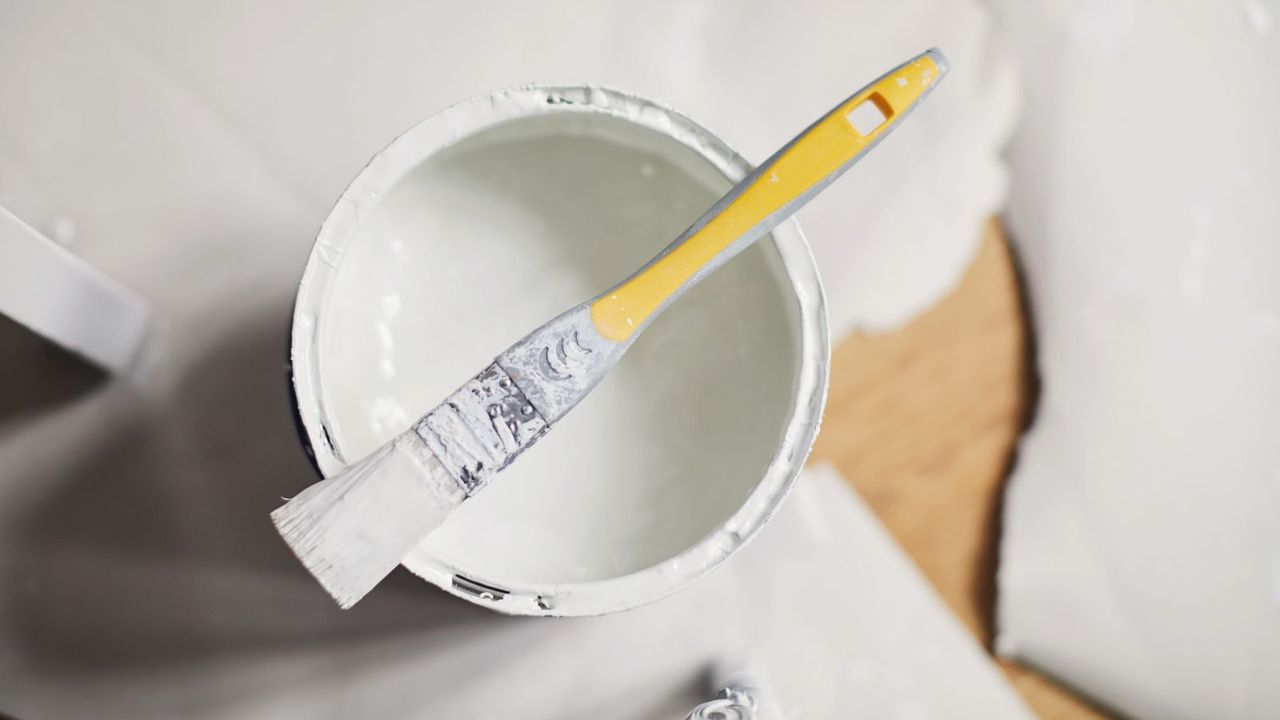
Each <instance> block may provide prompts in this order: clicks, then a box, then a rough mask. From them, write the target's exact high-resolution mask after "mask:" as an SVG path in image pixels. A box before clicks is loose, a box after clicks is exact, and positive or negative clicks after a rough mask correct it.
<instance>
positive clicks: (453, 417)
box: [413, 363, 550, 497]
mask: <svg viewBox="0 0 1280 720" xmlns="http://www.w3.org/2000/svg"><path fill="white" fill-rule="evenodd" d="M549 427H550V424H549V423H548V422H547V421H546V419H544V418H543V416H542V414H541V413H539V412H538V409H537V408H536V407H534V405H533V404H532V403H531V402H530V401H529V398H528V397H526V396H525V394H524V392H523V391H522V390H521V389H520V387H519V386H518V385H516V383H515V382H513V381H512V379H511V377H510V376H509V375H507V373H506V371H504V370H503V369H502V367H501V366H499V365H498V364H497V363H494V364H492V365H490V366H489V367H487V368H485V369H484V370H483V371H481V373H480V374H479V375H476V376H475V377H474V378H472V379H471V380H468V381H467V382H466V384H464V385H463V386H462V387H460V388H458V389H457V391H455V392H454V393H453V394H452V395H450V396H449V397H448V398H446V399H445V401H444V402H442V403H440V404H439V405H438V406H436V409H435V410H432V411H431V412H430V413H428V414H427V415H426V416H425V417H423V418H422V419H421V420H419V421H418V423H417V424H416V425H415V426H414V428H413V429H414V431H415V432H416V433H417V434H418V436H419V437H421V438H422V439H423V441H424V442H426V444H427V447H429V448H430V449H431V452H433V453H435V456H436V458H438V459H439V460H440V462H441V464H443V465H444V466H445V469H447V470H448V471H449V473H450V475H452V476H453V477H454V479H456V480H457V481H458V484H459V485H461V486H462V489H463V490H464V491H466V493H467V496H468V497H469V496H471V495H474V494H476V492H478V491H479V490H480V489H481V488H483V487H484V486H485V484H486V483H487V482H488V480H489V478H490V477H492V476H493V474H494V473H497V472H498V471H499V470H501V469H502V468H504V467H506V466H507V465H509V464H510V463H511V461H512V460H515V459H516V456H518V455H519V454H520V453H521V452H523V451H524V450H525V448H527V447H529V446H530V445H532V444H533V442H534V441H535V440H537V439H538V438H539V437H540V436H541V435H542V434H543V433H545V432H546V431H547V428H549Z"/></svg>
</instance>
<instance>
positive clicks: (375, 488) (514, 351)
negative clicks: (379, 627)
mask: <svg viewBox="0 0 1280 720" xmlns="http://www.w3.org/2000/svg"><path fill="white" fill-rule="evenodd" d="M947 68H948V66H947V62H946V59H945V58H944V57H943V56H942V53H940V52H939V51H937V50H929V51H928V52H925V53H923V54H921V55H919V56H917V57H915V58H913V59H911V60H910V61H908V62H906V63H903V64H902V65H900V66H898V67H897V68H895V69H893V70H891V71H890V72H888V73H886V74H885V75H883V76H882V77H880V78H879V79H877V80H876V81H875V82H873V83H871V84H870V85H867V86H866V87H864V88H862V89H861V90H859V91H858V92H856V93H854V94H853V95H852V96H850V97H849V98H848V99H846V100H845V101H844V102H841V103H840V104H839V105H837V106H836V107H835V108H834V109H832V110H831V111H830V112H828V113H827V114H826V115H824V116H822V117H821V118H820V119H818V121H817V122H815V123H813V124H812V125H810V126H809V127H808V128H807V129H806V130H805V131H804V132H802V133H800V134H799V135H798V136H796V137H795V138H794V139H793V140H792V141H791V142H789V143H787V145H785V146H784V147H783V148H782V149H780V150H778V152H776V153H774V155H773V156H772V157H770V158H769V159H768V160H767V161H765V162H764V163H763V164H761V165H760V166H759V167H757V168H756V169H755V170H754V171H752V172H751V173H750V174H749V175H748V176H747V177H746V178H744V179H743V180H742V182H740V183H738V184H737V185H736V186H734V187H733V189H732V190H730V191H729V192H728V193H727V194H726V195H725V196H724V197H723V198H721V199H720V200H719V201H718V202H716V204H715V205H713V206H712V207H711V209H709V210H708V211H707V212H706V213H705V214H704V215H703V216H702V217H701V218H699V219H698V220H697V222H695V223H694V224H693V225H692V226H691V227H690V228H689V229H688V230H686V231H685V232H684V233H683V234H682V235H681V236H680V237H678V238H676V240H675V241H674V242H672V243H671V244H670V245H669V246H667V248H666V249H665V250H663V251H662V252H661V253H660V254H659V255H658V256H657V257H655V258H654V259H653V260H651V261H649V263H648V264H646V265H645V266H644V267H642V268H640V269H639V270H638V271H636V272H635V273H634V274H633V275H631V276H630V277H628V278H627V279H625V280H623V281H622V282H620V283H618V284H617V285H616V286H614V287H613V288H611V289H609V290H607V291H605V292H604V293H602V294H600V295H598V296H597V297H595V298H594V299H592V300H590V301H588V302H585V303H583V304H581V305H578V306H576V307H574V308H572V309H570V310H569V311H568V312H565V313H563V314H562V315H560V316H559V317H556V318H555V319H553V320H551V321H550V322H548V323H547V324H545V325H543V326H542V327H540V328H538V329H537V330H534V331H533V332H532V333H530V334H529V335H527V336H526V337H525V338H524V339H522V340H520V341H519V342H517V343H516V344H514V345H512V346H511V347H510V348H508V349H507V350H506V351H505V352H503V353H502V354H501V355H499V356H498V357H497V358H496V359H495V360H494V362H493V363H492V364H490V365H489V366H488V367H486V368H484V369H483V370H482V371H481V372H480V373H479V374H478V375H476V376H475V377H474V378H472V379H471V380H469V381H467V382H466V383H465V384H464V385H463V386H462V387H461V388H459V389H458V390H457V391H455V392H454V393H453V394H452V395H450V396H449V397H447V398H445V400H444V401H443V402H442V403H440V404H439V405H438V406H436V408H435V409H434V410H432V411H431V412H429V413H427V414H426V415H424V416H423V417H422V418H421V419H419V420H418V421H417V422H416V423H414V425H413V426H412V427H411V428H409V429H408V430H406V431H405V432H403V433H401V434H400V435H399V436H397V437H396V438H394V439H393V440H391V441H390V442H388V443H387V444H385V445H383V446H382V447H380V448H379V449H377V450H375V451H374V452H373V453H372V454H370V455H369V456H368V457H366V458H364V459H362V460H360V461H359V462H357V463H355V464H354V465H351V466H350V467H348V468H346V469H345V470H343V471H342V472H340V473H338V474H336V475H334V476H333V477H330V478H328V479H325V480H322V481H320V482H318V483H316V484H315V485H312V486H311V487H309V488H307V489H306V490H304V491H303V492H301V493H299V494H298V495H297V496H296V497H294V498H293V499H291V500H289V501H288V502H287V503H285V504H284V505H283V506H281V507H280V508H278V509H277V510H276V511H275V512H273V513H272V514H271V518H272V520H273V521H274V522H275V525H276V528H277V529H278V530H279V532H280V534H281V535H282V536H283V537H284V539H285V541H286V542H287V543H288V544H289V546H290V547H291V548H292V549H293V551H294V553H296V554H297V556H298V558H299V559H300V560H301V561H302V563H303V565H305V566H306V568H307V569H308V570H309V571H311V573H312V574H313V575H314V576H315V577H316V579H317V580H319V581H320V584H321V585H322V586H324V588H325V589H326V590H327V591H328V592H329V593H330V594H331V595H332V596H333V597H334V599H336V600H337V601H338V604H339V605H340V606H342V607H344V608H347V607H351V606H352V605H354V604H355V603H356V602H357V601H358V600H360V598H362V597H364V595H365V594H367V593H368V592H369V591H370V590H372V589H373V587H374V586H375V585H377V584H378V582H380V581H381V580H382V579H383V578H384V577H386V576H387V574H388V573H390V572H391V571H392V570H393V569H394V568H395V566H396V565H398V564H399V563H400V561H401V560H402V559H403V558H404V557H405V555H407V554H408V553H409V551H410V550H412V549H413V548H414V547H415V546H416V545H417V544H418V543H420V542H422V540H423V539H424V538H425V537H426V536H427V535H429V534H430V533H431V531H432V530H434V529H435V528H436V527H438V526H439V525H440V524H441V523H442V522H444V521H445V519H446V518H447V517H448V516H449V514H450V513H451V512H452V511H453V510H454V509H455V508H457V507H458V506H459V505H460V504H461V503H462V502H463V501H465V500H466V499H467V498H469V497H471V496H473V495H475V494H476V493H477V492H479V491H480V490H482V489H483V488H484V487H485V485H486V484H487V483H488V482H489V481H490V480H491V479H492V478H493V476H494V475H495V474H496V473H498V472H500V471H501V470H502V469H503V468H505V467H507V466H508V465H509V464H511V462H512V461H513V460H515V459H516V457H517V456H519V455H520V453H522V452H523V451H524V450H526V449H527V448H529V447H530V446H531V445H533V443H534V442H536V441H537V440H538V438H540V437H542V435H544V434H545V433H546V432H547V431H548V430H549V429H550V428H551V427H552V426H553V425H555V424H556V422H557V421H558V420H559V419H560V418H561V417H563V416H564V415H565V413H567V412H568V411H569V410H571V409H572V408H573V407H574V406H576V405H577V404H578V403H579V402H581V401H582V399H583V398H584V397H586V395H587V394H588V393H589V392H591V390H592V388H594V387H595V386H596V384H597V383H599V382H600V381H601V380H602V379H603V378H604V376H605V375H607V374H608V373H609V371H610V370H611V369H612V368H613V366H614V365H615V364H616V363H617V362H618V360H619V359H620V358H621V357H622V355H623V354H624V353H625V352H626V351H627V349H628V348H630V347H631V345H632V343H634V342H635V340H636V338H637V337H638V336H639V335H640V333H641V332H642V331H643V330H644V329H645V328H646V327H648V326H649V324H650V323H651V322H653V320H654V319H655V318H656V317H657V316H658V315H660V314H661V313H662V311H663V310H665V309H666V308H667V307H668V306H669V305H670V304H671V303H672V302H674V301H675V300H676V299H677V298H679V297H680V296H681V295H682V294H684V293H685V292H686V291H687V290H688V289H689V288H691V287H693V286H694V285H696V284H697V283H698V282H699V281H701V280H702V279H703V278H704V277H706V276H707V275H708V274H710V273H711V272H712V271H714V270H715V269H716V268H718V267H720V266H721V265H723V264H724V263H726V262H728V260H729V259H730V258H732V257H733V256H735V255H737V254H738V253H739V252H741V251H742V250H744V249H745V248H747V247H749V246H750V245H751V244H752V243H754V242H755V241H756V240H758V239H760V238H761V237H763V236H765V235H767V234H768V233H769V232H770V231H771V230H773V228H774V227H776V226H777V225H778V224H779V223H781V222H782V221H783V220H785V219H787V218H788V217H790V216H791V215H792V213H794V212H795V211H796V210H798V209H800V208H801V207H802V206H803V205H804V204H805V203H806V202H808V201H809V200H810V199H812V198H813V197H814V196H815V195H817V194H818V193H819V192H821V191H822V190H823V189H824V188H826V187H827V185H829V184H830V183H831V182H833V181H834V180H835V179H836V178H837V177H839V176H840V175H841V174H842V173H843V172H844V171H845V170H847V169H848V168H849V167H850V166H851V165H853V163H855V162H857V161H858V159H859V158H861V157H862V156H863V155H864V154H866V153H867V152H868V151H870V150H871V148H873V147H874V146H875V145H876V144H877V143H878V142H880V140H882V139H884V137H885V136H886V135H888V134H889V133H890V132H891V131H892V130H893V129H894V128H895V127H897V125H898V123H900V122H901V121H902V119H903V118H904V117H906V115H907V114H908V113H910V112H911V110H912V109H913V108H914V107H915V106H916V104H917V103H919V101H920V100H922V99H923V98H924V97H925V96H926V95H928V94H929V92H930V91H932V89H933V88H934V87H935V86H936V85H937V83H938V81H939V80H940V79H941V78H942V76H943V75H944V74H946V72H947Z"/></svg>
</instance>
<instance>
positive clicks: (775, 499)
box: [291, 86, 830, 616]
mask: <svg viewBox="0 0 1280 720" xmlns="http://www.w3.org/2000/svg"><path fill="white" fill-rule="evenodd" d="M749 169H750V166H749V165H748V163H747V162H746V161H745V160H743V159H742V158H741V157H740V156H739V155H738V154H737V153H735V152H734V151H733V150H732V149H731V148H730V147H729V146H728V145H727V144H725V143H724V141H722V140H721V139H719V138H718V137H716V136H715V135H714V134H713V133H711V132H710V131H709V130H707V129H705V128H703V127H702V126H700V125H698V124H697V123H695V122H693V121H692V120H690V119H689V118H687V117H685V116H683V115H680V114H679V113H676V112H674V111H672V110H670V109H668V108H665V107H663V106H661V105H658V104H656V103H653V102H650V101H647V100H642V99H640V98H637V97H634V96H631V95H628V94H625V93H621V92H617V91H614V90H608V89H602V88H597V87H578V86H575V87H550V86H537V87H522V88H517V89H512V90H507V91H503V92H498V93H494V94H492V95H486V96H483V97H479V98H475V99H473V100H470V101H467V102H464V103H462V104H460V105H457V106H454V107H452V108H449V109H448V110H445V111H444V112H441V113H439V114H438V115H435V116H434V117H431V118H429V119H427V120H426V121H424V122H422V123H421V124H419V125H418V126H416V127H414V128H413V129H412V130H410V131H409V132H407V133H405V134H404V135H403V136H401V137H400V138H398V139H397V140H395V142H393V143H391V145H389V146H388V147H387V148H386V149H385V150H383V151H382V152H380V153H379V154H378V155H377V156H375V157H374V158H373V160H372V161H371V162H370V163H369V165H368V166H367V167H366V168H365V169H364V170H363V171H362V172H361V173H360V174H359V175H358V176H357V177H356V179H355V180H354V181H353V182H352V183H351V185H350V187H348V188H347V191H346V192H345V193H344V194H343V195H342V197H341V199H340V200H339V201H338V203H337V205H336V206H335V207H334V209H333V211H332V213H330V215H329V217H328V218H327V219H326V220H325V222H324V225H323V226H322V227H321V229H320V233H319V236H318V237H317V239H316V243H315V247H314V248H313V250H312V252H311V257H310V260H309V261H308V263H307V267H306V271H305V274H304V275H303V279H302V283H301V287H300V289H299V291H298V298H297V306H296V308H295V313H294V318H293V335H292V349H291V360H292V372H293V386H294V397H295V402H296V409H297V412H298V417H299V420H300V425H301V429H302V435H303V439H304V442H305V444H306V445H307V449H308V451H309V452H310V453H311V455H312V457H313V458H314V461H315V464H316V467H317V469H318V470H319V471H320V472H321V473H322V474H325V475H328V474H331V473H334V472H336V471H338V470H339V469H341V468H342V467H343V466H345V465H346V464H348V463H349V462H351V461H353V460H356V459H359V458H360V457H362V456H364V455H365V454H367V453H369V452H370V451H372V450H373V449H375V448H376V447H378V446H379V445H380V444H382V443H383V442H385V441H387V440H389V439H391V438H392V437H394V436H395V435H396V434H398V433H399V432H401V431H403V430H404V429H405V428H407V427H408V426H409V425H410V424H411V423H412V422H413V421H415V420H416V419H417V418H418V417H419V416H420V415H421V414H422V413H425V412H426V411H428V410H430V409H431V408H433V407H434V406H435V405H436V404H437V403H438V402H439V401H440V400H441V398H443V397H445V396H446V395H448V394H449V393H450V392H452V391H453V390H454V389H456V388H457V387H458V386H459V385H460V384H461V383H462V382H463V381H465V380H467V379H468V378H470V377H471V376H472V375H473V374H474V373H475V372H477V371H478V370H479V369H480V368H483V367H484V366H485V365H487V364H488V363H489V362H490V361H492V359H493V358H494V356H496V355H497V354H498V353H499V352H501V351H502V350H504V349H505V348H506V347H507V346H509V345H510V344H511V343H512V342H514V341H516V340H518V339H519V338H521V337H523V336H524V335H525V334H526V333H527V332H529V331H530V330H532V329H534V328H535V327H537V326H539V325H541V324H542V323H543V322H545V321H546V320H548V319H550V318H551V317H553V316H555V315H557V314H559V313H560V312H562V311H563V310H565V309H566V308H568V307H570V306H572V305H575V304H577V303H579V302H582V301H583V300H584V299H587V298H590V297H592V296H594V295H595V294H596V293H597V292H599V291H600V290H601V289H602V288H606V287H609V286H610V285H612V284H613V283H614V282H616V281H617V280H619V279H620V278H623V277H626V276H627V275H629V274H630V273H631V272H632V271H633V270H634V269H635V268H637V267H639V266H640V265H642V264H643V263H644V262H645V261H647V260H649V259H650V258H651V257H652V256H653V255H655V254H656V253H657V252H658V251H659V250H661V249H662V248H663V247H664V246H666V245H667V243H669V242H670V241H671V240H672V239H673V238H675V237H676V236H678V235H679V234H680V233H681V232H682V231H683V230H684V229H685V228H686V227H687V226H688V225H689V224H690V223H691V222H693V221H694V220H695V219H697V218H698V217H699V216H700V215H701V214H702V212H703V211H704V210H705V209H706V208H707V207H709V206H711V205H712V204H713V203H714V202H715V200H716V199H718V198H719V197H720V196H721V195H722V194H723V193H724V192H725V191H727V190H728V189H729V188H730V187H731V186H732V184H733V183H734V182H736V181H737V180H738V179H739V178H741V177H743V176H744V175H745V174H746V173H747V172H748V170H749ZM829 352H830V348H829V341H828V335H827V325H826V310H825V306H824V303H823V295H822V286H821V284H820V282H819V279H818V275H817V271H816V269H815V267H814V263H813V258H812V256H811V255H810V253H809V249H808V246H807V245H806V244H805V241H804V238H803V236H802V235H801V233H800V228H799V226H798V225H797V224H796V223H795V221H794V220H792V221H788V222H786V223H783V224H782V225H781V226H779V227H778V228H777V229H776V230H774V232H773V234H772V236H771V237H770V238H765V239H763V240H761V241H760V242H759V243H757V244H756V245H755V246H753V247H752V248H750V249H748V250H746V251H745V252H743V253H742V255H740V256H739V257H737V258H735V259H734V260H732V261H731V262H730V263H729V264H727V265H726V266H725V267H723V268H722V269H720V270H719V271H717V272H716V273H714V274H713V275H711V276H710V277H708V278H707V279H706V280H705V281H703V282H702V283H701V284H700V285H699V286H697V287H696V288H694V289H693V290H691V291H690V292H689V293H688V295H686V296H685V297H684V298H682V299H681V300H680V301H679V302H677V303H676V304H675V305H673V306H672V307H671V308H670V309H669V310H668V311H667V312H666V313H665V314H664V315H663V316H662V317H661V318H659V319H658V320H657V321H655V322H654V324H653V326H652V327H651V328H649V329H648V330H647V331H646V332H645V334H644V335H643V336H642V337H641V338H640V339H639V340H638V341H637V343H636V344H635V346H634V347H632V349H631V350H630V351H629V352H628V354H627V356H626V357H624V358H623V360H622V362H621V363H620V364H619V365H618V367H617V368H616V369H615V370H614V371H613V373H612V374H611V375H610V376H609V377H608V378H606V379H605V381H604V382H602V383H601V384H600V386H599V387H597V388H596V390H595V391H594V392H593V393H592V394H591V395H590V396H589V397H588V398H587V399H586V400H585V401H584V402H583V403H582V404H581V405H580V406H579V407H578V408H576V409H575V410H574V411H573V412H571V413H569V415H567V416H566V417H565V418H564V419H563V420H562V421H561V422H560V423H559V424H558V425H557V426H556V427H555V428H554V429H553V430H552V432H550V433H549V434H548V435H547V436H546V437H545V438H543V439H542V440H541V441H540V442H539V443H538V444H536V445H535V446H534V447H533V448H531V449H530V450H529V451H528V452H526V453H525V454H524V455H523V456H522V457H521V458H520V460H519V461H518V462H516V463H515V464H514V465H512V466H511V467H510V468H508V469H507V470H505V471H504V472H503V473H502V475H500V476H498V477H497V478H495V481H494V482H493V483H492V484H491V485H490V486H489V487H488V488H486V489H485V491H484V492H482V493H480V494H479V495H477V496H476V497H475V498H473V499H471V500H468V501H467V502H466V503H464V504H463V506H462V507H461V508H460V509H459V510H458V511H457V512H456V513H455V514H454V515H453V516H452V517H450V519H449V520H448V521H447V522H446V523H445V524H444V525H443V526H441V527H440V528H439V529H438V530H437V531H436V532H435V533H433V534H432V535H431V536H430V537H429V538H428V539H427V540H426V541H425V542H423V544H422V545H421V546H419V547H418V548H417V549H415V550H414V551H413V552H412V553H411V554H410V555H409V556H408V557H406V558H405V560H404V565H405V566H406V567H407V568H409V569H410V570H411V571H413V572H414V573H416V574H418V575H420V576H421V577H423V578H425V579H426V580H428V581H430V582H431V583H434V584H435V585H438V586H439V587H441V588H443V589H444V590H446V591H448V592H451V593H453V594H454V595H457V596H459V597H462V598H465V599H467V600H470V601H472V602H475V603H477V604H480V605H483V606H486V607H490V608H493V609H494V610H497V611H499V612H504V613H510V614H516V615H562V616H577V615H594V614H600V613H608V612H614V611H618V610H624V609H628V608H632V607H635V606H638V605H641V604H644V603H646V602H649V601H652V600H655V599H657V598H660V597H662V596H664V595H667V594H669V593H672V592H674V591H676V590H678V589H680V588H682V587H684V586H685V585H688V584H689V583H691V582H693V581H694V580H696V579H697V578H699V577H701V576H703V575H705V574H706V573H708V572H710V571H711V570H713V569H714V568H716V567H717V566H719V565H720V564H721V563H723V562H724V561H725V560H726V559H727V558H728V557H729V556H731V555H732V554H734V553H735V552H737V551H738V550H739V549H740V548H741V547H742V546H743V545H744V544H745V543H746V542H747V541H748V540H749V539H750V538H751V537H752V536H753V535H754V534H755V533H756V532H758V531H759V530H760V528H761V527H762V526H763V525H764V523H765V522H766V521H767V520H768V518H769V517H770V516H771V515H772V514H773V512H774V511H775V510H777V508H778V506H779V504H780V503H781V502H782V500H783V498H784V497H785V495H786V494H787V491H788V490H789V488H790V486H791V483H792V482H793V481H794V479H795V477H796V475H797V473H798V472H799V471H800V468H801V466H802V464H803V463H804V460H805V457H806V456H807V455H808V452H809V449H810V447H811V445H812V443H813V440H814V437H815V435H816V433H817V429H818V422H819V420H820V418H821V415H822V405H823V401H824V399H825V396H826V384H827V365H828V359H829Z"/></svg>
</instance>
